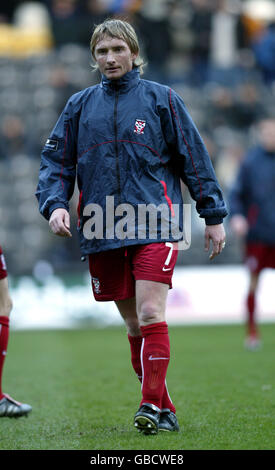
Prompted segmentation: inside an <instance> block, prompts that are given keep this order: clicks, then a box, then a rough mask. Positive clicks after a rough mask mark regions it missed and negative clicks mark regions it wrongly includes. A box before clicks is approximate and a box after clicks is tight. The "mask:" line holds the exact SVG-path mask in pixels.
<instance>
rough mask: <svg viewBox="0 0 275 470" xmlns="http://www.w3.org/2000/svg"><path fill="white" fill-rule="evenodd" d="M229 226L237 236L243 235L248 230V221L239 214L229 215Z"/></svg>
mask: <svg viewBox="0 0 275 470" xmlns="http://www.w3.org/2000/svg"><path fill="white" fill-rule="evenodd" d="M230 227H231V229H232V231H233V232H234V233H235V235H237V237H245V235H246V234H247V232H248V227H249V226H248V222H247V220H246V218H245V217H244V216H243V215H241V214H236V215H233V216H232V217H231V220H230Z"/></svg>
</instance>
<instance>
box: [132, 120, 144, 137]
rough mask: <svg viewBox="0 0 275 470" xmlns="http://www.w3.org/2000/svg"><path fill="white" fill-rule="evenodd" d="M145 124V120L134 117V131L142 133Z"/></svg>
mask: <svg viewBox="0 0 275 470" xmlns="http://www.w3.org/2000/svg"><path fill="white" fill-rule="evenodd" d="M145 125H146V121H143V120H142V119H136V122H135V129H134V132H135V133H136V134H144V128H145Z"/></svg>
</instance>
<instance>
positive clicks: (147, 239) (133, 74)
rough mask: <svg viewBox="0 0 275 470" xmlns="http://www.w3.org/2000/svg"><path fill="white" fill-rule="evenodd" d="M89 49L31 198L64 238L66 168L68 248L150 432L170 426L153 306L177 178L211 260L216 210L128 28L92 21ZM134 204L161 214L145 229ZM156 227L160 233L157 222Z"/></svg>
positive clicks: (164, 272)
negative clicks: (123, 356) (110, 309)
mask: <svg viewBox="0 0 275 470" xmlns="http://www.w3.org/2000/svg"><path fill="white" fill-rule="evenodd" d="M91 52H92V56H93V58H94V60H95V63H96V66H97V67H98V69H99V71H100V72H101V74H102V81H101V83H100V84H99V85H95V86H93V87H90V88H88V89H86V90H84V91H81V92H80V93H77V94H76V95H74V96H73V97H72V98H71V99H70V100H69V102H68V103H67V105H66V107H65V110H64V112H63V114H62V115H61V117H60V118H59V121H58V123H57V124H56V126H55V128H54V130H53V132H52V133H51V136H50V138H49V139H48V141H47V142H46V145H45V148H44V150H43V152H42V162H41V169H40V181H39V184H38V189H37V193H36V194H37V198H38V200H39V205H40V211H41V213H42V214H43V215H44V217H46V218H47V219H49V224H50V227H51V229H52V231H53V232H54V233H55V234H57V235H59V236H71V232H70V216H69V212H68V209H69V207H68V201H69V199H70V197H71V195H72V193H73V190H74V183H75V175H76V165H77V179H78V186H79V191H80V198H79V206H78V214H79V221H78V230H79V235H80V246H81V252H82V254H83V255H84V256H86V255H88V256H89V266H90V273H91V277H92V286H93V293H94V297H95V299H96V300H98V301H109V300H114V301H115V302H116V305H117V307H118V310H119V312H120V314H121V316H122V318H123V319H124V321H125V324H126V327H127V332H128V339H129V342H130V348H131V360H132V365H133V368H134V370H135V372H136V374H137V376H138V378H139V380H140V381H141V382H142V400H141V403H140V407H139V409H138V411H137V413H136V415H135V420H134V423H135V426H136V427H137V428H138V430H139V431H141V432H144V433H151V434H155V433H157V432H158V431H159V430H165V431H177V430H178V429H179V426H178V422H177V418H176V414H175V411H176V410H175V406H174V404H173V403H172V401H171V398H170V396H169V393H168V390H167V386H166V381H165V377H166V371H167V367H168V363H169V359H170V344H169V334H168V327H167V323H166V321H165V307H166V299H167V293H168V289H169V287H172V283H171V279H172V273H173V269H174V266H175V263H176V258H177V241H178V240H180V239H182V236H181V235H180V233H179V234H178V235H176V236H175V237H173V236H172V235H171V234H170V231H171V230H170V229H171V228H175V227H174V226H173V224H174V218H175V214H176V209H177V207H178V206H179V207H180V208H182V206H183V202H182V196H181V189H180V177H181V178H182V179H183V180H184V182H185V183H186V184H187V186H188V187H189V189H190V191H191V194H192V195H193V197H194V199H195V200H196V201H197V210H198V212H199V213H200V215H201V216H202V217H204V218H205V219H206V223H207V226H206V229H205V249H206V250H208V249H209V246H210V241H211V240H212V243H213V249H212V253H211V255H210V257H211V259H213V258H214V257H215V256H216V255H218V254H219V253H220V252H221V250H222V248H223V244H224V240H225V233H224V229H223V225H222V221H223V217H225V215H226V213H227V212H226V209H225V205H224V202H223V198H222V194H221V190H220V188H219V186H218V183H217V181H216V177H215V174H214V171H213V168H212V165H211V162H210V158H209V156H208V154H207V152H206V149H205V146H204V145H203V143H202V141H201V139H200V136H199V134H198V131H197V129H196V128H195V126H194V124H193V122H192V120H191V118H190V116H189V115H188V113H187V111H186V109H185V107H184V104H183V102H182V100H181V99H180V98H179V97H178V96H177V95H176V93H175V92H173V91H172V90H170V89H169V88H168V87H165V86H162V85H159V84H157V83H153V82H150V81H146V80H142V79H140V75H139V67H141V65H142V61H141V59H140V57H139V45H138V40H137V37H136V34H135V31H134V29H133V28H132V26H131V25H129V24H128V23H127V22H124V21H121V20H108V21H105V22H104V23H103V24H101V25H99V26H97V27H96V28H95V30H94V33H93V36H92V39H91ZM144 206H145V207H146V208H147V209H148V208H150V209H151V208H152V207H153V206H158V208H159V207H160V206H161V208H162V209H163V211H162V212H163V213H164V215H163V217H162V216H161V215H160V213H159V212H158V213H157V214H155V216H156V217H155V219H154V221H155V225H154V224H153V225H154V227H153V229H152V226H151V225H152V224H151V222H152V221H149V222H148V220H147V221H146V218H145V219H144V218H142V217H141V213H142V209H144ZM165 209H167V211H166V210H165ZM125 211H126V212H127V216H126V218H125V219H124V220H122V221H121V219H119V215H120V216H122V215H124V213H125ZM131 211H132V212H131ZM92 213H93V214H94V216H93V217H91V215H92ZM168 213H169V214H168ZM129 214H130V215H129ZM143 215H144V214H143ZM130 216H131V217H130ZM127 217H128V218H127ZM130 219H131V220H130ZM129 220H130V221H131V223H129V224H128V222H129ZM125 221H127V223H126V222H125ZM99 222H100V224H99ZM113 222H114V224H113ZM122 222H124V227H123V228H125V227H126V228H127V235H128V236H127V237H126V236H125V231H124V230H123V229H122V230H121V224H122ZM162 223H163V225H165V223H168V225H167V224H166V229H167V227H168V228H169V230H162V229H163V227H162ZM98 224H99V225H98ZM96 225H97V228H96V229H95V236H94V237H92V236H91V228H93V227H95V226H96ZM101 225H102V227H103V228H101ZM114 225H115V227H114ZM162 231H163V232H164V234H162Z"/></svg>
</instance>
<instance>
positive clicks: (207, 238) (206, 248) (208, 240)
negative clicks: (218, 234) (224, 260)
mask: <svg viewBox="0 0 275 470" xmlns="http://www.w3.org/2000/svg"><path fill="white" fill-rule="evenodd" d="M209 246H210V239H209V236H208V235H205V237H204V250H205V251H208V250H209Z"/></svg>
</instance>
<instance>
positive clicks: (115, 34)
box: [90, 19, 144, 73]
mask: <svg viewBox="0 0 275 470" xmlns="http://www.w3.org/2000/svg"><path fill="white" fill-rule="evenodd" d="M104 36H110V37H111V38H118V39H122V40H123V41H125V42H126V44H127V45H128V47H129V49H130V51H131V53H132V54H137V58H136V59H135V60H134V62H133V66H134V67H139V68H140V71H141V73H142V66H144V62H143V60H142V58H141V57H140V48H139V42H138V38H137V35H136V32H135V30H134V28H133V26H132V25H130V23H127V21H123V20H119V19H110V20H105V21H104V22H103V23H101V24H99V25H97V26H96V27H95V29H94V32H93V35H92V37H91V41H90V49H91V53H92V56H93V58H94V60H95V47H96V45H97V43H98V42H99V41H100V40H101V39H102V38H103V37H104ZM97 68H98V67H97V64H95V65H94V69H97Z"/></svg>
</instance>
